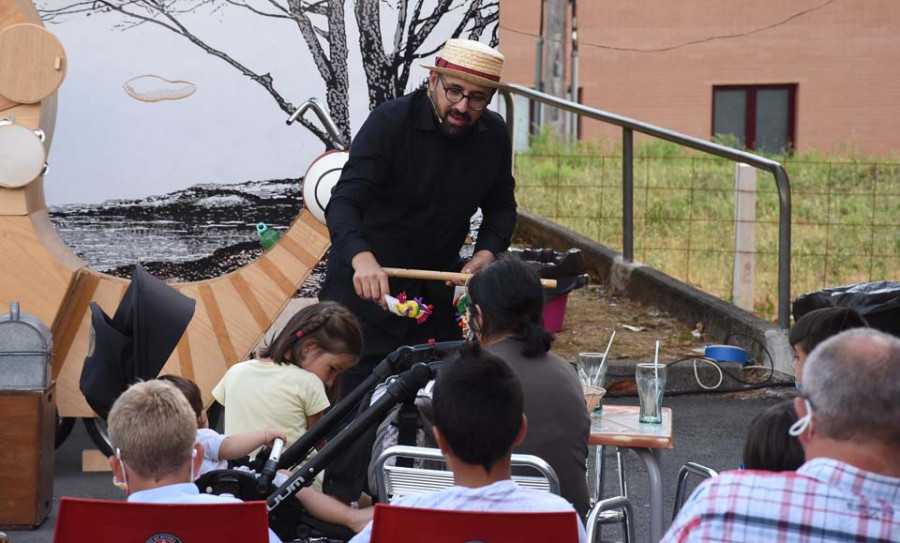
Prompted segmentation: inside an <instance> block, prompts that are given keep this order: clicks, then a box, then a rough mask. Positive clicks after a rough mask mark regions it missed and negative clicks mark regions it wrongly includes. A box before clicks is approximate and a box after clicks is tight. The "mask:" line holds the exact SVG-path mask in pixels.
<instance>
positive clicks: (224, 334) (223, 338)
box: [200, 285, 237, 366]
mask: <svg viewBox="0 0 900 543" xmlns="http://www.w3.org/2000/svg"><path fill="white" fill-rule="evenodd" d="M200 297H201V298H202V299H203V305H204V307H205V308H206V313H207V315H209V322H210V323H211V324H212V327H213V331H214V333H215V337H216V341H218V343H219V348H220V349H221V350H222V354H223V355H224V357H225V363H226V364H228V365H229V366H232V365H234V364H235V363H236V362H237V353H235V351H234V346H233V345H232V344H231V337H230V336H229V335H228V329H227V328H226V327H225V319H223V318H222V312H221V310H220V309H219V304H218V302H216V297H215V295H214V294H213V290H212V287H210V286H209V285H200Z"/></svg>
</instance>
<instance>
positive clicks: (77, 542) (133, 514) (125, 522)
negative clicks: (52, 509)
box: [53, 498, 269, 543]
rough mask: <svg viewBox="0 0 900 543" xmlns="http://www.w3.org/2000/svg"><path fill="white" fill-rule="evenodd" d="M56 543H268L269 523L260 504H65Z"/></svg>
mask: <svg viewBox="0 0 900 543" xmlns="http://www.w3.org/2000/svg"><path fill="white" fill-rule="evenodd" d="M173 536H174V537H173ZM154 538H155V539H154ZM53 541H54V543H145V542H154V543H156V542H159V543H174V542H181V543H208V542H213V541H216V542H218V541H240V542H241V543H268V541H269V518H268V515H267V513H266V503H265V502H261V501H260V502H242V503H214V504H190V505H184V504H162V503H128V502H120V501H109V500H82V499H77V498H63V499H61V500H60V502H59V514H58V515H57V519H56V533H55V534H54V536H53Z"/></svg>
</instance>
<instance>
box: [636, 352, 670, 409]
mask: <svg viewBox="0 0 900 543" xmlns="http://www.w3.org/2000/svg"><path fill="white" fill-rule="evenodd" d="M634 378H635V381H637V390H638V400H639V401H640V402H641V414H640V417H639V418H638V421H639V422H645V423H650V424H660V423H662V400H663V391H664V390H665V388H666V366H665V364H659V365H658V366H657V365H655V364H649V363H648V364H638V365H637V368H636V369H635V374H634Z"/></svg>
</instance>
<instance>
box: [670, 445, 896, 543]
mask: <svg viewBox="0 0 900 543" xmlns="http://www.w3.org/2000/svg"><path fill="white" fill-rule="evenodd" d="M662 541H664V542H679V543H680V542H683V541H790V542H795V541H797V542H813V541H816V542H819V541H821V542H831V541H857V542H864V541H865V542H876V541H878V542H885V543H887V542H896V541H900V479H897V478H894V477H886V476H883V475H877V474H875V473H869V472H866V471H862V470H860V469H858V468H855V467H853V466H851V465H849V464H845V463H843V462H838V461H837V460H833V459H829V458H816V459H813V460H810V461H809V462H807V463H805V464H803V466H801V467H800V469H798V470H797V471H796V472H781V473H772V472H765V471H732V472H728V473H724V474H722V475H721V476H720V477H717V478H715V479H710V480H708V481H704V482H703V483H702V484H701V485H700V486H698V487H697V490H696V491H694V494H693V495H692V496H691V499H690V500H689V501H688V502H687V503H686V504H685V506H684V508H683V509H682V510H681V512H680V513H679V514H678V517H677V518H676V519H675V521H674V522H673V523H672V526H671V527H670V528H669V531H668V532H667V533H666V535H665V537H663V539H662Z"/></svg>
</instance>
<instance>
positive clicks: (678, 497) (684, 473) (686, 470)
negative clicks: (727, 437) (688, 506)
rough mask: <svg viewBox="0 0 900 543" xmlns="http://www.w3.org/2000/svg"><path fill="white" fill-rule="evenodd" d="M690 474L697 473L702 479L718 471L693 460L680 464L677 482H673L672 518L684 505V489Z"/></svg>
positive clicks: (685, 496)
mask: <svg viewBox="0 0 900 543" xmlns="http://www.w3.org/2000/svg"><path fill="white" fill-rule="evenodd" d="M691 474H694V475H698V476H700V477H703V478H704V479H710V478H712V477H718V476H719V472H717V471H716V470H714V469H711V468H708V467H706V466H702V465H700V464H697V463H695V462H688V463H687V464H685V465H683V466H681V469H680V470H678V482H677V483H675V510H674V511H673V512H672V519H674V518H675V517H677V516H678V511H680V510H681V506H682V505H684V502H685V500H687V495H686V492H685V490H687V478H688V475H691Z"/></svg>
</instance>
